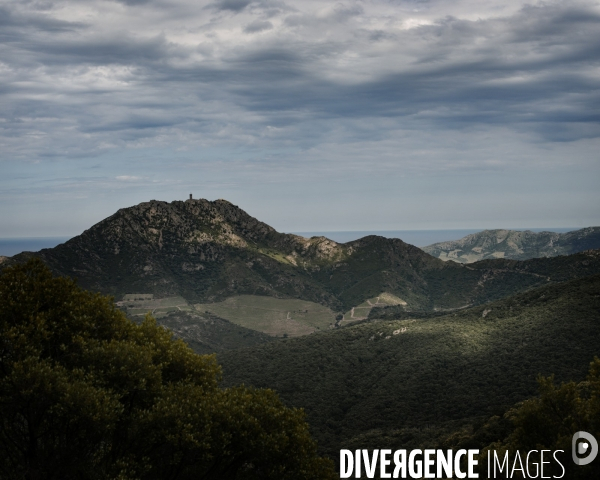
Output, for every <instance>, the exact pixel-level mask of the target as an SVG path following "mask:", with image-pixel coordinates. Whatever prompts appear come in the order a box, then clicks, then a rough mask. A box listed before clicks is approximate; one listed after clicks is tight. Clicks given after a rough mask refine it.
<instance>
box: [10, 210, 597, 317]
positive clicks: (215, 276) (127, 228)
mask: <svg viewBox="0 0 600 480" xmlns="http://www.w3.org/2000/svg"><path fill="white" fill-rule="evenodd" d="M30 256H36V257H39V258H41V259H42V260H43V261H44V262H45V263H46V264H47V265H48V266H49V267H50V268H51V269H52V270H53V271H54V272H55V273H56V274H59V275H67V276H72V277H76V278H77V279H78V281H79V283H80V285H81V286H82V287H84V288H87V289H91V290H95V291H99V292H101V293H104V294H110V295H113V296H115V297H116V298H117V299H119V300H120V298H122V297H123V296H124V295H125V294H131V293H148V294H153V295H154V296H155V297H156V298H161V297H168V296H174V295H180V296H182V297H183V298H185V300H186V301H188V302H189V303H211V302H218V301H222V300H225V299H227V298H229V297H232V296H235V295H266V296H271V297H275V298H282V299H286V298H287V299H292V298H297V299H303V300H308V301H312V302H315V303H319V304H322V305H325V306H327V307H329V308H331V309H332V310H333V311H336V312H347V311H349V310H350V309H351V308H352V307H355V306H357V305H359V304H361V303H363V302H365V301H366V300H367V299H369V298H373V297H377V296H379V295H381V294H382V293H385V292H388V293H390V294H392V295H394V296H396V297H398V298H399V299H401V300H402V301H403V302H405V303H406V305H405V308H406V309H407V310H449V309H456V308H462V307H465V306H468V305H474V304H480V303H484V302H486V301H489V300H492V299H497V298H501V297H502V296H508V295H511V294H513V293H516V292H518V291H522V290H523V289H527V288H532V287H535V286H540V285H544V284H547V283H552V282H557V281H564V280H568V279H571V278H579V277H582V276H586V275H592V274H595V273H599V272H600V258H599V257H598V255H596V254H594V253H593V252H591V253H588V254H584V253H580V254H576V255H574V256H572V257H570V258H568V259H566V260H565V259H561V258H562V257H554V258H548V259H537V260H529V261H526V262H516V261H514V260H506V259H501V260H484V261H482V262H477V263H473V264H469V265H462V264H457V263H454V262H443V261H441V260H439V259H437V258H434V257H432V256H431V255H429V254H427V253H425V252H423V250H421V249H419V248H417V247H415V246H413V245H409V244H407V243H405V242H403V241H402V240H400V239H387V238H384V237H379V236H375V235H371V236H366V237H363V238H361V239H358V240H354V241H352V242H348V243H345V244H339V243H336V242H334V241H332V240H330V239H327V238H325V237H312V238H304V237H300V236H298V235H293V234H285V233H279V232H277V231H276V230H275V229H274V228H272V227H270V226H269V225H267V224H266V223H263V222H261V221H259V220H257V219H256V218H254V217H252V216H250V215H249V214H248V213H246V212H245V211H243V210H242V209H241V208H239V207H237V206H236V205H233V204H231V203H230V202H228V201H226V200H216V201H214V202H211V201H208V200H204V199H200V200H186V201H174V202H170V203H168V202H163V201H158V200H152V201H149V202H143V203H140V204H138V205H135V206H133V207H128V208H122V209H120V210H118V211H117V212H116V213H115V214H113V215H111V216H109V217H107V218H106V219H104V220H102V221H101V222H99V223H97V224H96V225H94V226H92V227H90V228H89V229H87V230H86V231H85V232H83V233H82V234H81V235H79V236H77V237H74V238H72V239H70V240H69V241H67V242H65V243H64V244H61V245H59V246H57V247H54V248H51V249H44V250H41V251H40V252H36V253H22V254H19V255H16V256H14V257H11V258H9V259H7V260H6V261H4V263H3V264H2V266H5V265H9V264H12V263H15V262H21V261H24V260H26V259H27V258H29V257H30Z"/></svg>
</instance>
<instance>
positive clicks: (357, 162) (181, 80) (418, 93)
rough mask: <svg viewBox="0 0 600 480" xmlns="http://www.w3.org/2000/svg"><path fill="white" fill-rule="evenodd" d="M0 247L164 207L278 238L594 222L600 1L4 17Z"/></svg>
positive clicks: (172, 8) (282, 3) (14, 7)
mask: <svg viewBox="0 0 600 480" xmlns="http://www.w3.org/2000/svg"><path fill="white" fill-rule="evenodd" d="M0 168H1V172H2V175H0V237H20V236H53V235H56V236H59V235H75V234H78V233H80V232H81V231H83V230H84V229H86V228H88V227H89V226H91V225H92V224H94V223H96V222H98V221H99V220H101V219H102V218H104V217H106V216H108V215H110V214H112V213H114V212H115V211H116V210H117V209H119V208H121V207H127V206H130V205H134V204H136V203H139V202H142V201H147V200H150V199H160V200H167V201H172V200H176V199H181V200H183V199H185V198H187V197H188V195H189V193H193V194H194V197H195V198H198V197H202V198H208V199H211V200H213V199H217V198H225V199H228V200H230V201H231V202H233V203H235V204H237V205H239V206H240V207H242V208H243V209H245V210H246V211H248V212H249V213H250V214H252V215H254V216H256V217H258V218H259V219H261V220H263V221H266V222H267V223H270V224H271V225H273V226H274V227H275V228H277V229H278V230H280V231H315V230H329V231H331V230H408V229H443V228H500V227H521V228H523V227H583V226H589V225H599V224H600V188H599V184H600V5H599V3H598V2H597V1H566V0H565V1H546V2H536V1H533V2H530V3H524V2H522V1H519V0H444V1H442V0H370V1H369V0H367V1H352V0H348V1H340V2H336V1H324V0H321V1H313V0H216V1H212V2H208V1H197V0H194V1H192V0H122V1H110V0H77V1H75V0H71V1H62V0H54V1H52V0H50V1H49V0H39V1H38V0H3V1H0Z"/></svg>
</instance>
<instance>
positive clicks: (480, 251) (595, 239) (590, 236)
mask: <svg viewBox="0 0 600 480" xmlns="http://www.w3.org/2000/svg"><path fill="white" fill-rule="evenodd" d="M597 248H600V227H586V228H582V229H579V230H574V231H571V232H566V233H556V232H537V233H536V232H532V231H531V230H525V231H520V230H506V229H494V230H483V231H481V232H477V233H472V234H470V235H467V236H465V237H463V238H461V239H459V240H451V241H446V242H438V243H434V244H432V245H428V246H426V247H422V249H423V251H425V252H427V253H429V254H430V255H433V256H434V257H436V258H439V259H441V260H444V261H448V260H452V261H454V262H458V263H472V262H476V261H479V260H486V259H493V258H508V259H511V260H528V259H530V258H538V257H554V256H558V255H570V254H573V253H578V252H581V251H584V250H589V249H597Z"/></svg>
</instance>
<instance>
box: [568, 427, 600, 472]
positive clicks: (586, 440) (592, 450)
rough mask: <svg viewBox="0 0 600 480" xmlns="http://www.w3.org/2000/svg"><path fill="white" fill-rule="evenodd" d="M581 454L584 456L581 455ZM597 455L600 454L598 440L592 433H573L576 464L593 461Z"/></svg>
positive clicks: (581, 464) (585, 463)
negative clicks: (599, 452)
mask: <svg viewBox="0 0 600 480" xmlns="http://www.w3.org/2000/svg"><path fill="white" fill-rule="evenodd" d="M580 440H581V441H580ZM580 455H584V456H583V457H580ZM596 455H598V442H597V441H596V439H595V438H594V436H593V435H592V434H591V433H587V432H577V433H576V434H575V435H573V461H574V462H575V464H576V465H579V466H583V465H587V464H589V463H592V462H593V461H594V459H595V458H596Z"/></svg>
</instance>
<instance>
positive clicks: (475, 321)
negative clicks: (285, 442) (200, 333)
mask: <svg viewBox="0 0 600 480" xmlns="http://www.w3.org/2000/svg"><path fill="white" fill-rule="evenodd" d="M599 292H600V276H599V275H596V276H593V277H588V278H584V279H580V280H574V281H570V282H565V283H560V284H554V285H550V286H545V287H541V288H537V289H533V290H530V291H528V292H526V293H522V294H519V295H516V296H512V297H510V298H507V299H503V300H499V301H496V302H492V303H489V304H486V305H483V306H478V307H472V308H469V309H465V310H460V311H455V312H453V313H450V314H447V315H445V316H441V317H436V318H426V317H424V316H421V317H420V318H414V317H413V318H410V317H409V318H404V319H401V320H391V321H389V320H385V321H371V322H369V323H365V324H362V325H357V326H350V327H345V328H342V329H339V330H336V331H333V332H327V333H318V334H314V335H309V336H305V337H300V338H294V339H287V340H278V341H276V342H271V343H268V344H264V345H260V346H254V347H250V348H245V349H240V350H235V351H228V352H224V353H220V354H218V355H217V360H218V361H219V363H221V364H222V366H223V376H224V383H225V385H236V384H241V383H244V384H245V385H253V386H255V387H268V388H273V389H275V390H276V391H277V392H278V393H279V395H280V396H281V397H282V399H283V400H284V401H285V402H286V404H287V405H290V406H295V407H302V408H304V409H305V410H306V412H307V419H308V421H309V423H310V425H311V427H312V432H313V434H314V436H315V438H316V439H317V440H318V442H319V445H320V447H321V449H322V451H323V452H324V453H327V454H329V455H331V456H332V458H337V457H338V456H339V449H341V448H347V449H350V450H354V449H356V448H371V449H373V448H379V449H381V448H390V449H392V450H395V449H399V448H408V449H410V448H424V447H426V448H436V445H439V444H440V443H441V441H442V440H443V438H444V437H445V436H447V435H448V434H449V433H451V432H452V431H453V430H455V429H457V428H460V425H464V424H469V425H470V424H471V423H472V422H473V421H474V419H476V418H478V417H486V416H489V415H491V414H493V413H495V412H500V413H501V412H502V411H503V410H504V409H505V408H506V407H509V406H512V405H513V404H514V403H515V402H518V401H521V400H523V399H525V398H527V397H530V396H533V395H536V394H537V382H536V377H537V376H538V374H542V375H545V376H548V375H550V374H555V375H556V381H557V383H560V382H561V381H570V380H576V381H581V380H583V379H584V378H585V375H586V373H587V370H588V366H589V362H590V361H591V360H592V359H593V357H594V355H600V295H599Z"/></svg>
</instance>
